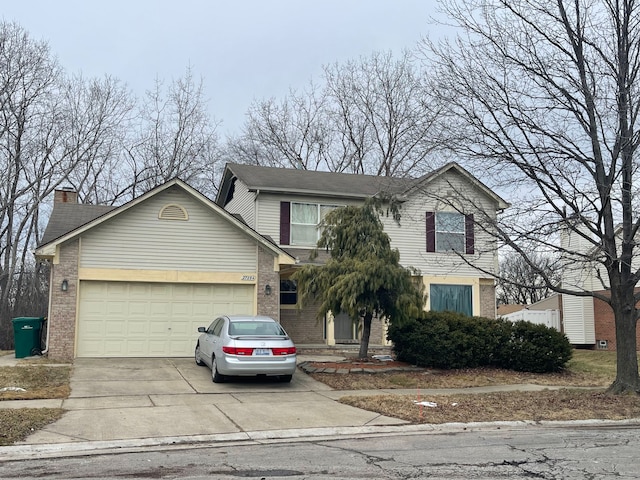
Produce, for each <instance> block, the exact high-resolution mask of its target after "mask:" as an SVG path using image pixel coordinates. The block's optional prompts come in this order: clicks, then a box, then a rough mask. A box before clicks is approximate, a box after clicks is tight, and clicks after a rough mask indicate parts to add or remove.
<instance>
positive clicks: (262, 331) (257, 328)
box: [229, 321, 285, 336]
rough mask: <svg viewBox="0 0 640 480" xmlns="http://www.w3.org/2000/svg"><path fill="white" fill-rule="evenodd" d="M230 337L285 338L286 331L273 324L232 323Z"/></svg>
mask: <svg viewBox="0 0 640 480" xmlns="http://www.w3.org/2000/svg"><path fill="white" fill-rule="evenodd" d="M229 335H234V336H236V335H278V336H284V335H285V333H284V330H283V329H282V327H281V326H280V325H279V324H277V323H272V322H259V321H257V322H231V323H230V324H229Z"/></svg>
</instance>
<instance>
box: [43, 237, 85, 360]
mask: <svg viewBox="0 0 640 480" xmlns="http://www.w3.org/2000/svg"><path fill="white" fill-rule="evenodd" d="M79 245H80V242H79V240H74V241H71V242H67V243H64V244H62V245H61V246H60V262H59V263H58V264H54V265H52V266H51V269H52V272H51V273H52V274H51V285H50V286H49V288H51V311H50V312H49V320H48V327H49V332H50V333H49V345H48V348H49V353H48V355H49V358H51V359H52V360H63V361H71V360H73V358H74V356H75V352H74V344H75V336H76V305H77V296H78V254H79ZM63 280H67V282H68V285H69V287H68V290H67V291H66V292H63V291H62V290H61V285H62V281H63Z"/></svg>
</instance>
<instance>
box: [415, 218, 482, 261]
mask: <svg viewBox="0 0 640 480" xmlns="http://www.w3.org/2000/svg"><path fill="white" fill-rule="evenodd" d="M426 223H427V252H458V253H466V254H472V253H474V248H475V245H474V243H475V239H474V233H473V215H464V214H462V213H458V212H427V218H426Z"/></svg>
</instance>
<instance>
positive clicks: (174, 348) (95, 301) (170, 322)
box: [77, 281, 254, 357]
mask: <svg viewBox="0 0 640 480" xmlns="http://www.w3.org/2000/svg"><path fill="white" fill-rule="evenodd" d="M253 292H254V286H253V285H200V284H168V283H128V282H97V281H82V282H81V283H80V303H79V308H80V310H79V320H78V348H77V356H78V357H148V356H151V357H187V356H191V355H192V354H193V349H194V348H195V340H196V338H197V337H198V335H199V334H198V331H197V329H198V327H200V326H208V325H209V324H210V323H211V321H212V320H214V318H215V317H216V316H218V315H222V314H236V313H246V314H251V313H253V298H254V295H253Z"/></svg>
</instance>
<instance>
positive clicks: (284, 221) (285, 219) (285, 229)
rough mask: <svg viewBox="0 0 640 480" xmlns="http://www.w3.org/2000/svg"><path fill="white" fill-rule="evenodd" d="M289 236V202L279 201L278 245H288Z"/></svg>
mask: <svg viewBox="0 0 640 480" xmlns="http://www.w3.org/2000/svg"><path fill="white" fill-rule="evenodd" d="M290 236H291V203H290V202H280V245H289V243H290V240H289V238H290Z"/></svg>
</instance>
